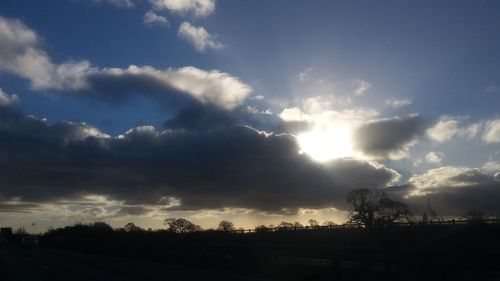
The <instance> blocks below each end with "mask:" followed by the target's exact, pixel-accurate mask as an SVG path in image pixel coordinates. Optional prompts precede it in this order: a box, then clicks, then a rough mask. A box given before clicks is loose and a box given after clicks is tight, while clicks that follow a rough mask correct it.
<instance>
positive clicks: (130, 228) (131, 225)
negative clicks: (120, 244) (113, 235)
mask: <svg viewBox="0 0 500 281" xmlns="http://www.w3.org/2000/svg"><path fill="white" fill-rule="evenodd" d="M123 228H124V229H125V231H126V232H138V231H142V228H140V227H139V226H137V225H135V224H134V223H133V222H129V223H127V224H126V225H125V226H124V227H123Z"/></svg>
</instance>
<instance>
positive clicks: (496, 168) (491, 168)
mask: <svg viewBox="0 0 500 281" xmlns="http://www.w3.org/2000/svg"><path fill="white" fill-rule="evenodd" d="M481 170H483V171H485V172H487V173H491V174H496V173H498V172H500V161H490V162H486V163H484V165H483V167H482V168H481Z"/></svg>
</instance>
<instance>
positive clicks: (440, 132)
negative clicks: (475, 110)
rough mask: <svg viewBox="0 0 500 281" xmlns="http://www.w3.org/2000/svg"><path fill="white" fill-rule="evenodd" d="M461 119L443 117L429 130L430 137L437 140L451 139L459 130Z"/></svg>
mask: <svg viewBox="0 0 500 281" xmlns="http://www.w3.org/2000/svg"><path fill="white" fill-rule="evenodd" d="M459 123H460V122H459V120H457V119H453V118H450V117H442V118H441V119H440V120H439V121H438V122H437V123H436V124H435V125H434V126H433V127H431V128H429V129H428V130H427V135H428V136H429V138H430V139H432V140H434V141H437V142H445V141H448V140H450V139H451V138H452V137H453V136H455V134H456V133H457V132H458V124H459Z"/></svg>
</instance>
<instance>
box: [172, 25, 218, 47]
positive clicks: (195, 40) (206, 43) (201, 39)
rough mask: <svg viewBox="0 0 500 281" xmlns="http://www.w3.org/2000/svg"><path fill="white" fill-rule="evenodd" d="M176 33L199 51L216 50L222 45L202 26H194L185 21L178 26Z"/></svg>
mask: <svg viewBox="0 0 500 281" xmlns="http://www.w3.org/2000/svg"><path fill="white" fill-rule="evenodd" d="M177 35H178V36H179V37H181V38H183V39H185V40H187V41H188V42H189V43H191V44H192V45H193V46H194V47H195V48H196V50H197V51H199V52H204V51H205V50H206V49H214V50H217V49H221V48H223V47H224V45H223V44H222V43H220V42H219V41H217V40H216V39H215V36H214V35H212V34H210V33H208V31H207V30H206V29H205V28H204V27H203V26H194V25H192V24H190V23H189V22H186V21H185V22H183V23H182V24H181V25H180V26H179V31H178V32H177Z"/></svg>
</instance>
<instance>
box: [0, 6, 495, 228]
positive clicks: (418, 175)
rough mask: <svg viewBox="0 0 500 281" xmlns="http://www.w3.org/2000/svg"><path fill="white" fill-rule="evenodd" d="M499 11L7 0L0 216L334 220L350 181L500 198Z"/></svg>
mask: <svg viewBox="0 0 500 281" xmlns="http://www.w3.org/2000/svg"><path fill="white" fill-rule="evenodd" d="M499 28H500V4H499V3H498V1H481V2H480V3H478V2H477V1H439V2H436V1H413V2H408V1H405V2H402V1H384V2H383V3H380V2H378V1H377V2H373V1H294V0H287V1H284V0H283V1H279V0H277V1H230V0H226V1H223V0H219V1H216V0H54V1H28V0H3V1H1V2H0V88H1V90H0V225H12V226H14V227H17V226H25V227H27V228H28V230H34V231H42V230H45V229H46V228H47V227H49V226H56V227H57V226H61V225H66V224H72V223H74V222H75V221H82V222H91V221H96V220H102V221H107V222H109V223H111V224H112V225H114V226H122V225H123V224H124V223H126V222H129V221H134V222H135V223H136V224H138V225H140V226H143V227H152V228H159V227H162V221H163V220H164V219H165V218H167V217H185V218H188V219H190V220H192V221H194V222H196V223H198V224H201V225H202V226H204V227H214V226H215V225H216V224H217V222H218V221H220V220H221V219H230V220H232V221H234V222H235V224H236V225H237V226H242V227H252V226H255V225H258V224H269V223H274V224H277V223H279V222H280V221H282V220H297V221H301V222H303V223H304V222H306V221H307V220H308V219H309V218H315V219H317V220H319V221H321V222H322V221H325V220H331V221H335V222H338V223H340V222H342V221H344V220H345V210H346V208H348V206H347V205H346V203H345V198H346V194H347V192H348V191H349V190H352V189H355V188H373V189H383V190H385V191H386V192H388V193H389V194H390V195H391V196H392V197H393V198H397V199H398V200H401V201H403V202H405V203H406V204H408V205H409V206H410V207H411V208H412V210H413V211H414V212H415V213H416V214H420V213H421V212H422V211H423V210H424V209H425V208H426V206H427V202H429V201H430V202H431V204H432V206H433V208H434V209H435V210H436V211H437V213H438V214H440V215H443V216H458V215H461V214H463V213H465V212H466V211H468V210H471V209H479V210H482V211H484V212H485V213H487V214H488V215H492V216H494V215H500V208H499V206H498V204H497V202H498V200H500V33H499V32H498V31H499ZM33 223H35V225H34V226H33V225H32V224H33Z"/></svg>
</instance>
